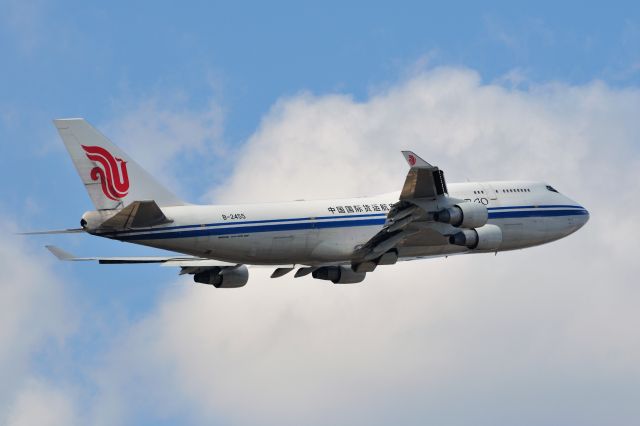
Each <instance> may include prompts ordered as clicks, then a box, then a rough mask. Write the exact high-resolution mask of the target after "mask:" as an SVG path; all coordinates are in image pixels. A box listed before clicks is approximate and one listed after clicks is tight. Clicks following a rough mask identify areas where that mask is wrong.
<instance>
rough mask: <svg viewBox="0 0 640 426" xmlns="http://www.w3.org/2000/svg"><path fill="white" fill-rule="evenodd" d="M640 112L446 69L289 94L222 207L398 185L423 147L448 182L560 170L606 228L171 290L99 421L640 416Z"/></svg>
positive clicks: (113, 364) (556, 177)
mask: <svg viewBox="0 0 640 426" xmlns="http://www.w3.org/2000/svg"><path fill="white" fill-rule="evenodd" d="M639 107H640V93H639V92H638V90H636V89H633V88H630V89H612V88H610V87H608V86H606V85H605V84H603V83H599V82H594V83H592V84H588V85H585V86H568V85H563V84H557V83H553V84H544V85H537V86H536V85H530V86H529V88H528V89H527V90H516V89H507V88H504V87H501V86H499V85H495V84H483V83H482V82H481V79H480V78H479V76H478V75H477V74H476V73H474V72H473V71H470V70H465V69H436V70H431V71H428V72H425V73H423V74H421V75H418V76H415V77H413V78H411V79H409V80H407V81H405V82H402V83H400V84H398V85H397V86H395V87H391V88H389V89H388V90H386V91H384V92H379V93H375V94H373V95H372V96H371V98H370V99H369V100H367V101H366V102H356V101H354V100H353V99H352V98H351V97H349V96H343V95H329V96H313V95H311V94H300V95H298V96H294V97H292V98H288V99H283V100H280V101H279V102H278V103H277V105H275V106H274V108H273V110H272V111H271V112H270V113H269V114H268V115H267V116H266V117H265V119H264V120H263V122H262V123H261V125H260V128H259V129H258V130H257V131H256V133H255V134H254V135H253V136H252V137H251V138H250V139H249V141H248V142H247V144H246V145H245V146H244V148H243V149H242V150H241V152H240V153H239V154H237V155H236V156H235V157H233V160H234V161H237V167H236V169H235V172H234V173H233V175H232V176H231V178H230V179H229V181H228V182H227V183H226V184H224V185H221V186H220V187H218V188H216V189H215V190H214V191H212V193H211V197H212V198H215V199H216V200H218V201H225V202H237V201H257V200H258V201H267V200H272V199H274V198H276V199H295V198H303V197H304V198H316V197H334V196H342V195H345V196H346V195H352V194H365V193H372V192H383V191H388V190H396V189H399V187H400V185H401V183H402V179H403V177H404V173H405V172H406V170H405V168H404V167H405V166H404V164H403V161H402V159H401V157H400V155H399V153H398V151H399V149H401V148H412V149H414V150H415V151H417V152H418V153H420V154H421V155H423V156H424V157H425V158H426V159H427V160H429V161H432V162H434V163H436V164H438V165H440V166H442V167H443V169H444V170H445V171H446V172H447V176H448V178H449V181H456V180H463V179H464V178H465V177H467V176H468V177H470V178H476V179H509V178H531V179H548V180H549V181H551V182H552V183H553V184H554V185H556V186H558V187H559V188H560V189H561V190H563V191H564V192H565V193H567V194H568V195H570V196H573V197H575V198H576V199H577V200H578V201H579V202H581V203H583V204H584V205H585V206H587V208H589V210H590V211H591V213H592V218H591V221H590V222H589V224H588V225H587V226H586V227H585V228H584V229H583V230H581V231H580V232H578V233H577V234H576V235H574V236H572V237H570V238H568V239H567V240H563V241H561V242H558V243H554V244H552V245H549V246H544V247H539V248H534V249H530V250H527V251H521V252H513V253H505V254H500V255H498V256H497V257H494V256H490V255H484V256H464V257H457V258H450V259H447V260H444V259H440V260H434V261H421V262H411V263H409V264H402V265H396V266H392V267H384V268H381V269H380V270H379V271H376V272H375V273H374V274H371V276H370V277H368V278H367V280H366V281H365V282H364V283H363V284H361V285H356V286H333V285H329V284H326V283H324V282H319V281H314V280H311V279H301V280H293V279H291V278H289V277H286V278H282V279H280V280H278V281H274V280H270V279H268V278H267V276H268V272H267V271H264V270H257V272H255V271H252V273H253V277H252V280H251V281H250V283H249V284H248V286H247V287H245V288H244V289H242V290H235V291H234V290H231V291H224V290H215V289H213V288H208V287H205V286H192V285H188V286H185V287H182V288H178V289H176V288H173V289H172V290H171V291H168V292H167V294H166V297H165V298H164V300H163V301H162V303H161V304H160V305H159V306H158V308H157V309H156V310H155V312H153V313H151V314H150V315H149V316H147V317H146V318H144V319H143V320H141V321H140V322H139V323H138V324H137V325H136V326H135V327H133V328H132V329H130V330H125V331H124V332H123V335H122V337H121V338H120V339H118V340H117V341H116V342H115V343H114V345H113V349H112V353H111V354H109V355H108V357H107V360H106V361H105V363H104V365H103V366H102V368H100V373H99V375H98V376H99V379H98V382H99V386H100V391H99V392H98V395H97V397H96V401H97V403H96V406H97V407H98V408H96V409H95V410H94V416H96V419H100V418H101V419H102V420H103V421H105V420H104V419H105V418H106V419H107V420H106V421H105V422H106V423H110V421H109V416H110V415H113V416H115V417H116V418H118V419H122V418H128V417H130V416H132V415H133V413H135V412H136V411H139V410H146V411H147V412H148V413H149V414H150V415H152V416H154V415H155V416H157V417H167V416H169V417H170V416H172V415H184V416H186V418H187V419H189V420H190V421H193V422H194V423H210V422H212V421H216V420H218V421H221V422H224V423H235V424H256V423H260V424H300V423H304V424H326V423H333V424H387V423H403V424H424V421H425V419H427V418H428V419H430V421H431V422H432V423H436V424H474V425H477V424H505V423H506V424H513V423H518V424H550V423H558V422H559V423H563V424H611V423H615V424H634V423H636V422H637V419H638V418H640V412H639V410H638V408H637V404H636V401H635V400H634V398H633V397H632V395H637V392H638V390H639V389H640V367H639V366H640V341H638V339H637V338H636V334H637V331H636V327H635V325H636V324H638V322H639V321H640V314H639V313H638V310H637V300H638V295H639V294H638V290H637V288H636V286H635V280H636V278H635V277H636V276H637V274H638V272H640V271H639V270H638V267H637V262H636V261H635V258H634V252H635V241H634V238H633V237H634V236H635V235H638V233H639V231H640V229H639V228H640V227H639V226H638V224H637V223H636V221H635V219H634V213H633V212H635V211H636V210H637V208H638V204H639V203H638V201H637V194H638V193H639V192H640V191H638V189H640V188H639V185H640V183H639V180H638V178H637V177H638V175H637V170H638V167H639V166H640V155H639V150H638V149H639V148H638V146H637V143H636V135H637V134H638V133H639V130H640V122H639V121H638V120H637V117H636V115H637V111H638V110H640V108H639ZM101 407H103V409H102V410H101V409H100V408H101ZM158 407H160V408H158ZM113 413H116V414H113ZM96 421H97V420H96Z"/></svg>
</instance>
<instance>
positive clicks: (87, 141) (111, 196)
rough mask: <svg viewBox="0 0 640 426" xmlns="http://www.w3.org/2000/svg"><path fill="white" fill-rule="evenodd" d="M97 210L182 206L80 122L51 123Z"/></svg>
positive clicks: (138, 166) (114, 147) (120, 151)
mask: <svg viewBox="0 0 640 426" xmlns="http://www.w3.org/2000/svg"><path fill="white" fill-rule="evenodd" d="M53 123H54V124H55V126H56V128H57V129H58V133H59V134H60V137H61V138H62V140H63V141H64V145H65V146H66V147H67V150H68V151H69V155H70V156H71V160H72V161H73V164H74V165H75V166H76V170H78V174H79V175H80V178H81V179H82V183H84V186H85V187H86V188H87V192H88V193H89V197H91V201H93V204H94V205H95V207H96V210H113V209H121V208H122V207H124V206H125V205H128V204H130V203H132V202H133V201H143V200H153V201H155V202H156V204H157V205H158V206H175V205H183V204H185V203H184V202H183V201H182V200H180V199H179V198H177V197H176V196H175V195H174V194H172V193H171V192H170V191H169V190H168V189H166V188H165V187H164V186H162V185H161V184H160V183H158V182H157V181H156V180H155V179H154V178H153V177H152V176H151V175H150V174H149V173H147V172H146V171H145V170H144V169H143V168H142V167H140V165H138V163H136V162H135V161H133V160H132V159H131V158H130V157H129V156H128V155H127V154H126V153H125V152H124V151H122V150H121V149H120V148H118V147H117V146H115V145H114V144H113V143H112V142H111V141H110V140H109V139H107V138H106V137H104V136H103V135H102V134H101V133H100V132H98V131H97V130H96V129H95V128H94V127H93V126H91V125H90V124H89V123H87V122H86V121H85V120H84V119H82V118H66V119H60V120H53Z"/></svg>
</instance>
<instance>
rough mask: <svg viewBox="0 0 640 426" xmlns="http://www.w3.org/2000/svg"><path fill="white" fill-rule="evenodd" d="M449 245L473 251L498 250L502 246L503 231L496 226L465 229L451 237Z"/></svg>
mask: <svg viewBox="0 0 640 426" xmlns="http://www.w3.org/2000/svg"><path fill="white" fill-rule="evenodd" d="M449 243H450V244H454V245H456V246H463V247H467V248H470V249H473V250H496V249H498V248H499V247H500V245H501V244H502V229H500V227H499V226H496V225H491V224H489V225H484V226H483V227H481V228H475V229H465V230H463V231H460V232H458V233H457V234H454V235H451V236H450V237H449Z"/></svg>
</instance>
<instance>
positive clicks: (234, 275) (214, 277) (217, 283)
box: [193, 265, 249, 288]
mask: <svg viewBox="0 0 640 426" xmlns="http://www.w3.org/2000/svg"><path fill="white" fill-rule="evenodd" d="M193 280H194V281H195V282H197V283H202V284H210V285H212V286H214V287H215V288H238V287H242V286H244V285H245V284H246V283H247V281H249V270H248V269H247V267H246V266H245V265H240V266H225V267H224V268H220V267H215V268H211V269H207V270H206V271H202V272H198V273H197V274H195V275H194V276H193Z"/></svg>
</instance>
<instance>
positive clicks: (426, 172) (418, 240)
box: [354, 151, 449, 270]
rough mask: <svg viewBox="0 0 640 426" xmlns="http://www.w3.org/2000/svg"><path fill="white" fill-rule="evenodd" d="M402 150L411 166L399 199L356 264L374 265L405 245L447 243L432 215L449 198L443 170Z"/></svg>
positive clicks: (358, 255) (360, 254)
mask: <svg viewBox="0 0 640 426" xmlns="http://www.w3.org/2000/svg"><path fill="white" fill-rule="evenodd" d="M402 154H403V155H404V157H405V159H406V160H407V163H408V164H409V166H410V169H409V172H408V173H407V177H406V179H405V182H404V185H403V187H402V191H401V193H400V199H399V200H398V202H397V203H395V204H394V205H393V208H392V209H391V210H390V211H389V214H388V215H387V219H386V222H385V225H384V227H383V229H382V230H381V231H380V232H378V233H377V234H376V235H375V236H374V237H373V238H371V239H370V240H369V241H368V242H367V243H366V244H364V245H363V246H361V247H360V248H358V249H357V250H356V252H355V253H354V255H355V257H356V258H357V259H359V261H356V262H354V264H355V265H356V266H357V265H358V264H359V263H366V264H368V265H369V267H375V266H372V262H371V261H372V260H374V259H378V261H379V260H380V259H381V256H383V255H384V254H385V253H387V252H389V251H390V250H393V249H394V248H397V247H400V246H402V245H441V244H446V243H447V237H446V236H444V235H443V234H442V232H441V226H440V224H437V223H435V222H434V219H433V218H434V213H435V212H436V211H438V210H439V208H440V207H439V206H440V205H446V204H447V200H449V196H448V191H447V184H446V182H445V179H444V173H443V172H442V170H440V169H439V168H438V167H435V166H433V165H431V164H429V163H427V162H426V161H424V160H423V159H422V158H420V157H419V156H418V155H417V154H415V153H413V152H411V151H402ZM396 260H397V258H396V259H394V260H393V262H395V261H396ZM384 262H385V261H383V262H382V263H378V264H384ZM363 268H366V266H364V267H363ZM363 270H364V269H363Z"/></svg>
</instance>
